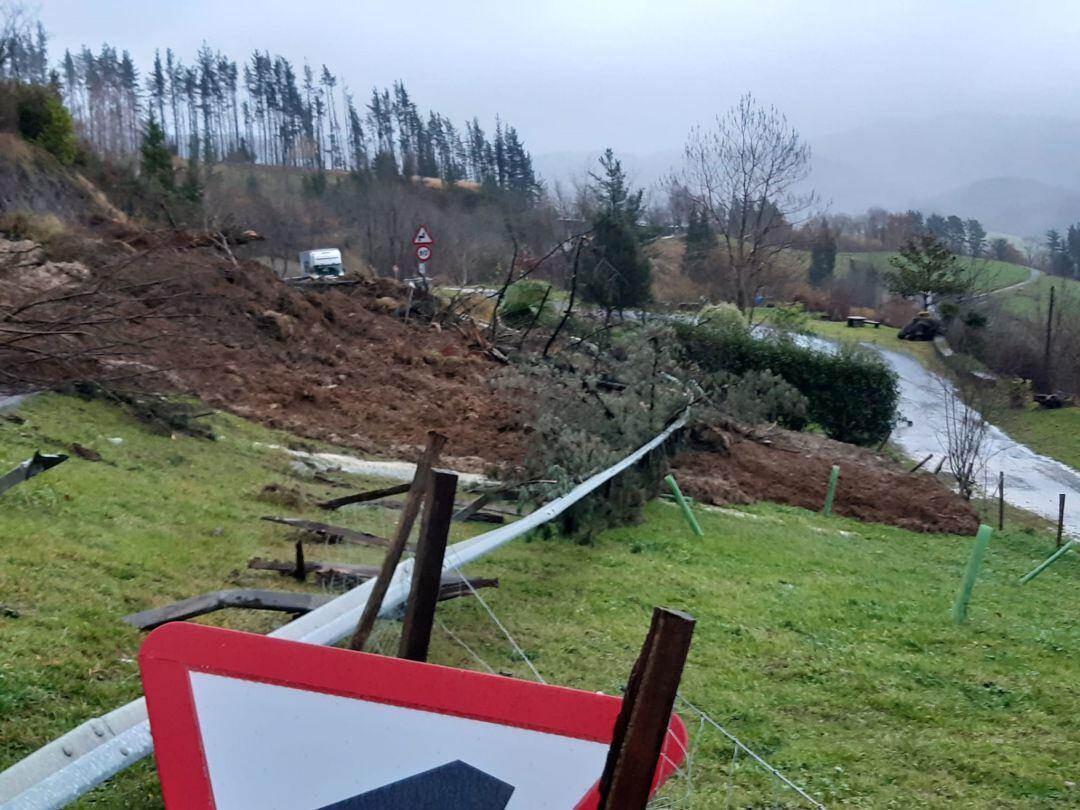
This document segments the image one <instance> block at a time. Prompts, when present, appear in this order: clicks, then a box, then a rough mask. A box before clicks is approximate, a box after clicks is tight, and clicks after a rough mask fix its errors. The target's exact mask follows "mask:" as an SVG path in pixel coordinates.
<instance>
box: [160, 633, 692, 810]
mask: <svg viewBox="0 0 1080 810" xmlns="http://www.w3.org/2000/svg"><path fill="white" fill-rule="evenodd" d="M139 668H140V670H141V672H142V679H143V687H144V691H145V693H146V701H147V710H148V713H149V716H150V729H151V734H152V735H153V739H154V757H155V759H156V761H157V768H158V775H159V778H160V780H161V790H162V795H163V796H164V799H165V804H166V806H167V807H170V808H171V807H206V808H213V807H214V806H215V802H214V793H213V787H212V785H211V782H210V771H209V766H208V764H207V762H206V756H205V752H204V749H203V743H202V737H201V733H200V730H199V723H198V713H197V708H196V706H195V697H194V693H193V689H192V686H191V679H190V673H192V672H199V673H206V674H212V675H220V676H224V677H227V678H235V679H239V680H245V681H252V682H257V683H263V684H270V685H276V686H285V687H291V688H294V689H303V690H307V691H311V692H318V693H322V694H328V695H336V696H339V697H345V698H353V699H358V700H365V701H370V702H374V703H383V704H387V705H394V706H401V707H404V708H411V709H417V710H421V711H428V712H434V713H438V714H445V715H450V716H455V717H460V718H463V719H469V720H478V721H482V722H488V723H496V724H499V725H505V726H512V727H516V728H520V729H525V730H531V731H539V732H543V733H547V734H554V735H558V736H563V737H571V738H576V739H580V740H587V741H591V742H598V743H603V744H608V745H610V743H611V741H612V736H613V732H614V727H615V721H616V718H617V717H618V715H619V710H620V709H621V707H622V698H620V697H615V696H611V695H603V694H600V693H595V692H587V691H584V690H580V689H571V688H569V687H563V686H550V685H547V684H540V683H535V682H532V681H523V680H519V679H516V678H509V677H506V676H502V675H489V674H487V673H482V672H474V671H471V670H464V669H455V668H452V667H444V666H439V665H436V664H427V663H420V662H416V661H408V660H405V659H400V658H391V657H387V656H382V655H374V654H371V653H363V652H355V651H352V650H344V649H339V648H335V647H323V646H319V645H314V644H305V643H303V642H297V641H286V640H284V639H278V638H271V637H269V636H263V635H259V634H255V633H244V632H240V631H237V630H225V629H221V628H217V627H209V626H206V625H198V624H192V623H188V622H171V623H169V624H165V625H162V626H161V627H159V628H157V629H156V630H154V631H153V632H151V633H150V634H149V635H148V636H147V638H146V640H145V641H144V642H143V645H142V648H141V650H140V651H139ZM688 740H689V735H688V733H687V730H686V726H685V724H684V723H683V721H682V719H681V718H679V716H678V715H677V714H675V713H672V716H671V723H670V725H669V728H668V734H667V736H666V738H665V740H664V748H663V752H662V754H661V757H660V760H659V762H658V763H657V768H656V774H655V775H654V778H653V790H654V791H655V790H656V789H657V787H659V786H660V785H661V784H662V783H663V782H664V780H665V779H667V778H668V777H669V776H670V775H671V774H672V773H674V771H675V770H676V768H677V767H678V766H679V765H680V764H681V763H682V761H683V760H684V759H685V752H686V751H687V750H688ZM599 777H600V774H597V783H596V784H595V785H593V787H592V788H591V789H590V790H589V792H588V793H587V794H586V795H585V797H584V798H583V799H582V800H581V801H580V802H578V804H577V805H576V806H575V808H574V810H595V808H597V807H598V806H599V800H600V796H599Z"/></svg>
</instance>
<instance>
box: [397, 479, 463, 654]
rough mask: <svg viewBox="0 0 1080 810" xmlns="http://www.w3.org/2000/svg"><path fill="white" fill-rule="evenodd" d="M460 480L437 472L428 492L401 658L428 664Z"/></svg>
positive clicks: (415, 561) (406, 615) (406, 610)
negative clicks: (429, 648) (447, 544)
mask: <svg viewBox="0 0 1080 810" xmlns="http://www.w3.org/2000/svg"><path fill="white" fill-rule="evenodd" d="M457 482H458V477H457V476H456V475H454V473H452V472H449V471H447V470H434V471H433V472H432V478H431V489H430V490H429V491H428V497H427V506H426V507H425V508H424V520H423V522H422V523H421V524H420V540H419V542H418V543H417V547H416V559H415V560H414V561H413V576H412V587H411V588H410V589H409V604H408V607H406V609H405V621H404V623H403V624H402V627H401V641H400V643H399V644H398V658H408V659H409V660H410V661H427V656H428V645H429V644H430V643H431V627H432V625H433V624H434V623H435V605H436V604H437V603H438V601H439V587H440V584H441V582H442V568H443V558H444V556H445V555H446V541H447V538H448V537H449V536H450V521H451V520H452V519H453V516H454V496H455V495H456V494H457Z"/></svg>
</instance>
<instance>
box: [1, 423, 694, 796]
mask: <svg viewBox="0 0 1080 810" xmlns="http://www.w3.org/2000/svg"><path fill="white" fill-rule="evenodd" d="M688 417H689V410H687V411H684V412H683V414H682V415H681V416H680V417H679V418H678V419H676V420H675V421H674V422H673V423H672V424H670V425H669V426H668V427H667V428H665V429H664V430H663V431H662V432H661V433H660V434H658V435H657V436H656V437H655V438H653V439H652V440H651V441H649V442H648V443H646V444H644V445H642V446H641V447H639V448H638V449H637V450H635V451H634V452H633V453H631V454H630V455H628V456H627V457H626V458H624V459H623V460H622V461H620V462H618V463H617V464H615V465H613V466H611V467H609V468H607V469H606V470H603V471H602V472H599V473H597V474H596V475H593V476H592V477H590V478H588V479H586V480H585V481H583V482H582V483H580V484H578V485H577V486H576V487H574V488H573V489H572V490H570V492H568V493H566V494H565V495H563V496H561V497H559V498H556V499H555V500H554V501H551V502H549V503H547V504H545V505H544V506H541V507H540V508H539V509H537V510H535V511H534V512H531V513H530V514H528V515H526V516H525V517H523V518H521V519H520V520H518V521H516V522H515V523H511V524H508V525H506V526H502V527H500V528H498V529H495V530H493V531H490V532H486V533H484V534H481V535H478V536H476V537H473V538H471V539H469V540H463V541H461V542H460V543H455V544H453V545H452V546H449V547H448V548H447V549H446V560H445V562H444V564H443V569H444V570H452V569H457V568H460V567H462V566H464V565H467V564H468V563H470V562H473V561H474V560H478V559H480V558H481V557H483V556H485V555H487V554H490V553H491V552H492V551H495V550H496V549H498V548H499V547H501V546H504V545H506V544H507V543H509V542H510V541H511V540H514V539H516V538H518V537H521V536H522V535H524V534H526V533H528V532H530V531H532V530H533V529H535V528H537V527H538V526H541V525H543V524H544V523H547V522H548V521H550V520H552V519H554V518H556V517H558V516H559V515H560V514H562V513H563V512H565V511H566V510H567V509H569V508H570V507H571V506H573V505H574V504H575V503H577V502H578V501H580V500H581V499H582V498H584V497H586V496H588V495H589V494H591V493H592V492H594V491H595V490H596V489H597V488H598V487H600V486H602V485H603V484H605V483H606V482H608V481H610V480H611V479H612V478H614V477H615V476H617V475H618V474H619V473H621V472H623V471H624V470H626V469H627V468H628V467H630V466H631V465H633V464H635V463H637V462H638V461H639V460H641V459H642V458H643V457H644V456H646V455H647V454H648V453H650V452H652V451H653V450H655V449H656V448H657V447H659V446H660V445H661V444H663V443H664V442H665V441H667V439H668V438H669V437H670V436H671V434H673V433H674V432H675V431H676V430H679V429H680V428H682V427H684V426H685V425H686V422H687V419H688ZM412 567H413V561H412V560H411V559H409V560H405V561H404V562H402V563H401V564H400V565H399V566H398V567H397V570H396V571H395V572H394V577H393V579H392V580H391V583H390V587H389V590H388V591H387V593H386V597H385V598H384V600H383V606H382V610H381V611H380V614H379V615H380V616H383V617H386V616H392V615H394V614H395V612H396V611H398V610H400V608H401V607H402V605H404V604H405V602H406V600H407V599H408V597H409V588H410V585H411V583H412ZM374 586H375V582H374V580H369V581H367V582H365V583H363V584H362V585H359V586H358V587H356V588H353V589H352V590H351V591H349V592H348V593H345V594H342V595H341V596H339V597H337V598H336V599H334V600H332V601H331V602H328V603H327V604H325V605H323V606H322V607H319V608H316V609H315V610H312V611H311V612H310V613H308V614H307V615H305V616H301V617H300V618H298V619H296V620H295V621H293V622H290V623H289V624H286V625H284V626H283V627H279V628H278V629H277V630H275V631H273V632H272V633H270V634H269V635H270V636H272V637H274V638H284V639H289V640H291V641H303V642H306V643H309V644H335V643H337V642H338V641H340V640H341V639H343V638H345V637H346V636H348V635H349V634H350V633H352V631H353V629H354V628H355V627H356V623H357V621H358V620H359V619H360V615H361V614H362V613H363V611H364V606H365V605H366V604H367V601H368V597H369V596H370V594H371V591H372V589H373V588H374ZM151 751H153V740H152V739H151V737H150V723H149V721H148V720H147V714H146V700H145V698H139V699H138V700H134V701H132V702H131V703H128V704H127V705H125V706H121V707H120V708H119V709H115V710H114V711H111V712H109V713H108V714H105V715H102V716H101V717H97V718H94V719H92V720H89V721H87V722H85V723H83V724H82V725H80V726H77V727H76V728H74V729H72V730H71V731H69V732H68V733H67V734H65V735H64V736H62V737H58V738H57V739H55V740H53V741H52V742H50V743H48V744H46V745H44V746H43V747H41V748H39V749H38V750H37V751H35V752H34V753H32V754H30V755H29V756H27V757H26V758H25V759H23V760H21V761H19V762H17V763H15V764H14V765H12V766H11V767H10V768H8V769H7V770H6V771H4V772H3V773H0V802H3V804H2V805H0V810H57V808H61V807H65V806H66V805H68V804H70V803H71V802H73V801H75V800H76V799H78V798H79V797H80V796H83V795H85V794H86V793H88V792H89V791H91V790H93V789H94V788H95V787H97V786H98V785H100V784H101V783H102V782H104V781H105V780H107V779H109V778H110V777H112V776H114V775H116V774H117V773H119V772H120V771H122V770H124V769H125V768H127V767H128V766H130V765H133V764H134V763H135V762H137V761H138V760H140V759H142V758H143V757H145V756H147V755H149V754H150V753H151Z"/></svg>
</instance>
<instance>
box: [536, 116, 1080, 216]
mask: <svg viewBox="0 0 1080 810" xmlns="http://www.w3.org/2000/svg"><path fill="white" fill-rule="evenodd" d="M807 140H808V142H809V143H810V144H811V146H812V147H813V151H814V163H813V173H812V175H811V178H810V181H809V183H810V185H811V186H812V187H813V188H814V189H815V190H816V191H817V192H818V193H819V194H820V196H821V197H822V199H823V200H824V201H825V202H827V203H828V207H829V210H830V211H832V212H834V213H859V212H862V211H865V210H866V209H867V208H869V207H870V206H881V207H883V208H887V209H890V210H896V209H905V208H909V207H916V208H920V209H922V210H924V211H926V212H928V213H929V212H932V211H938V212H940V213H956V214H959V215H960V216H963V217H977V218H979V219H981V220H983V223H984V224H985V225H986V227H988V228H990V229H991V230H994V231H1001V232H1004V233H1011V234H1015V235H1017V236H1024V237H1040V236H1041V234H1043V232H1045V231H1046V229H1047V228H1050V227H1056V228H1059V229H1060V228H1064V227H1065V226H1066V225H1068V224H1069V223H1070V222H1076V221H1078V220H1080V161H1078V160H1077V159H1076V157H1077V155H1080V120H1076V119H1069V118H1061V117H1050V116H1036V115H1024V114H1019V113H1016V114H998V113H970V114H961V113H956V114H950V115H943V116H934V117H927V118H909V119H899V118H898V119H893V120H887V121H880V122H878V123H874V124H869V125H866V126H861V127H857V128H855V129H849V130H844V131H841V132H836V133H832V134H828V135H821V136H811V137H808V138H807ZM599 152H600V150H599V149H597V150H596V151H595V153H590V152H558V153H550V154H540V155H537V156H536V166H537V168H538V170H539V172H540V174H541V175H542V176H543V177H544V178H545V179H546V180H548V184H549V186H553V185H554V181H556V180H557V181H559V182H560V183H561V184H563V185H564V186H565V185H567V184H568V183H569V181H570V179H571V178H573V177H575V176H576V177H578V178H584V177H585V173H586V171H588V169H589V168H591V167H592V166H594V165H595V159H596V157H597V156H598V155H599ZM620 156H621V157H622V158H623V160H624V163H625V164H626V166H627V167H628V168H629V169H630V171H631V173H632V174H633V175H634V177H635V180H636V182H637V183H638V184H639V185H643V186H646V187H654V186H657V184H658V183H659V182H660V181H661V180H662V179H663V177H664V176H665V175H666V174H667V173H668V172H670V170H671V168H672V167H674V166H677V165H678V164H679V162H680V160H681V150H680V149H679V148H678V147H677V146H676V147H675V148H672V149H669V150H665V151H661V152H653V153H649V154H624V155H620Z"/></svg>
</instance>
